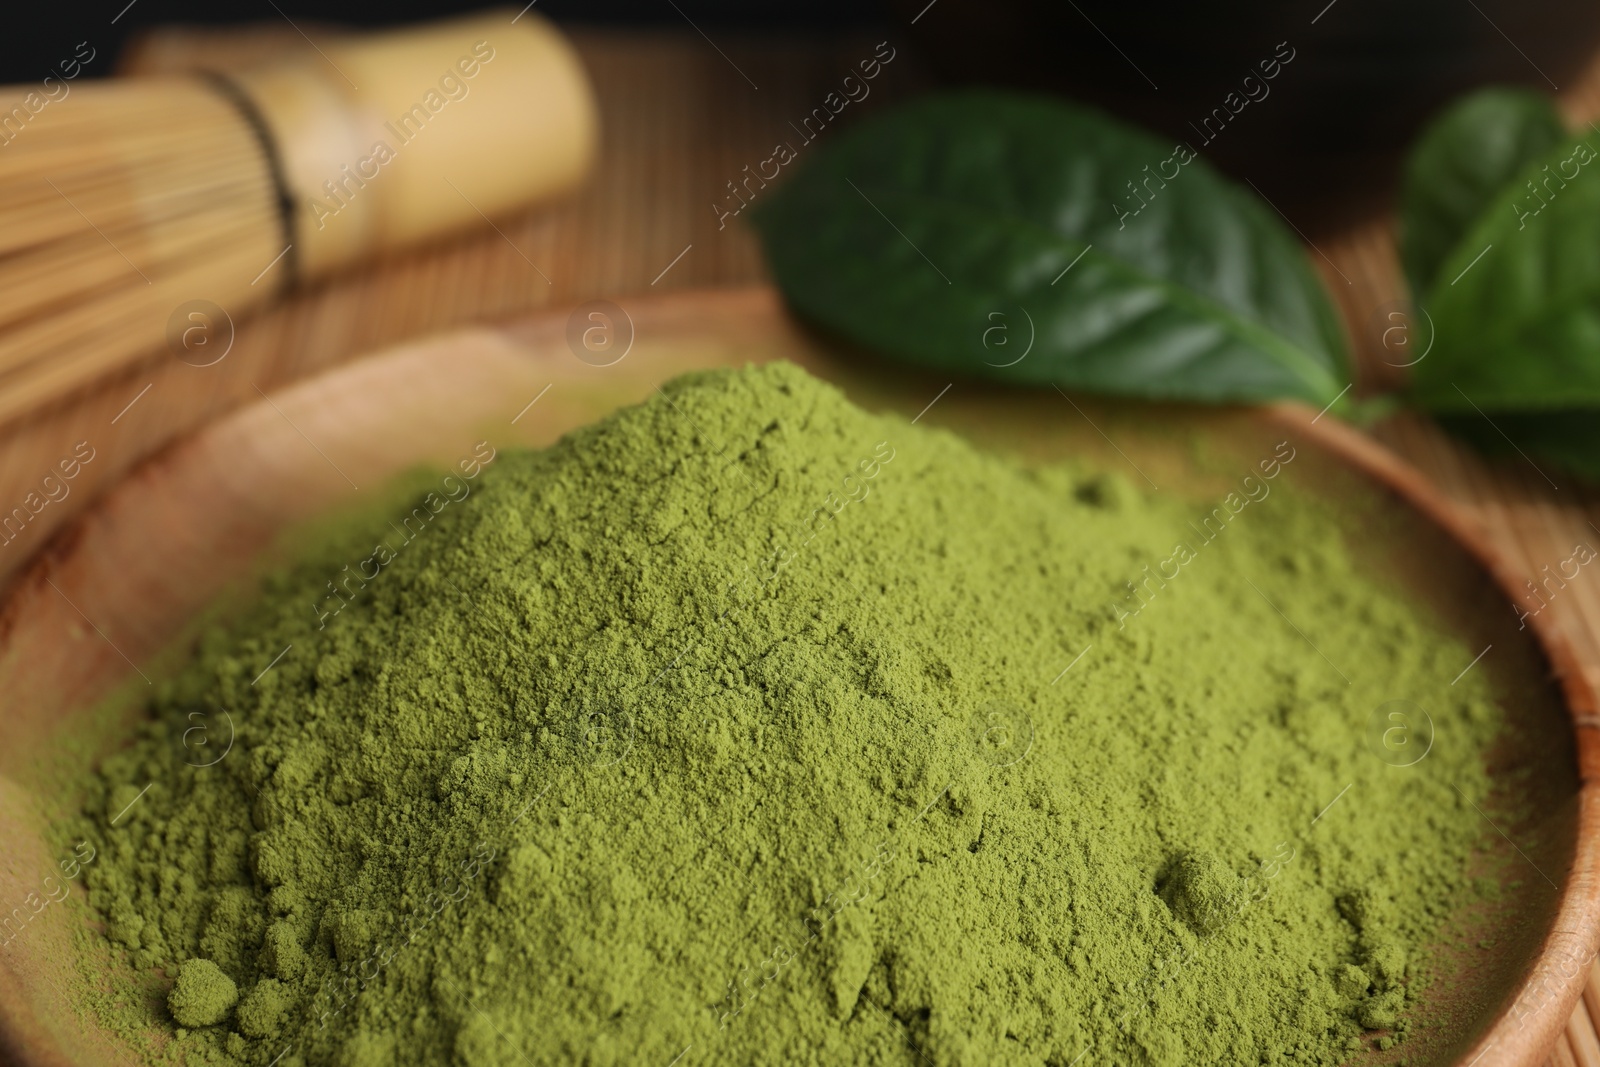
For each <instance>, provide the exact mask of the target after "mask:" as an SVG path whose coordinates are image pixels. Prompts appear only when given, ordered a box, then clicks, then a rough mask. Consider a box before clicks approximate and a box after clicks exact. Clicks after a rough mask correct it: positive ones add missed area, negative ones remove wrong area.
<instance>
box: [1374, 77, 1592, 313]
mask: <svg viewBox="0 0 1600 1067" xmlns="http://www.w3.org/2000/svg"><path fill="white" fill-rule="evenodd" d="M1565 136H1566V130H1565V127H1564V126H1563V124H1562V122H1561V116H1560V114H1559V113H1557V111H1556V107H1555V103H1554V102H1553V101H1552V100H1551V99H1550V98H1549V97H1548V96H1545V95H1544V94H1542V93H1535V92H1530V91H1528V90H1526V89H1504V88H1492V89H1484V90H1481V91H1479V92H1476V93H1473V94H1472V95H1471V96H1468V97H1466V98H1465V99H1463V100H1461V101H1459V102H1458V103H1456V104H1453V105H1452V106H1451V107H1450V108H1449V109H1448V110H1447V111H1445V113H1444V114H1443V115H1442V116H1440V117H1439V118H1438V119H1437V120H1435V121H1434V123H1433V124H1432V125H1430V126H1429V127H1428V129H1427V130H1426V131H1424V133H1423V135H1422V137H1421V139H1419V140H1418V142H1417V144H1416V146H1415V147H1414V148H1413V149H1412V151H1411V155H1410V158H1409V159H1407V161H1406V167H1405V174H1404V177H1403V178H1402V180H1401V190H1400V260H1401V262H1402V263H1403V264H1404V266H1405V271H1406V278H1407V280H1409V281H1410V283H1411V291H1412V293H1413V294H1415V295H1416V296H1417V297H1418V298H1421V297H1423V296H1424V295H1426V294H1427V292H1428V290H1430V289H1431V288H1432V287H1433V284H1434V282H1435V280H1436V279H1437V276H1438V273H1439V268H1440V266H1441V265H1442V264H1443V263H1444V261H1445V260H1446V259H1447V258H1449V256H1450V254H1451V253H1452V252H1453V251H1455V249H1456V246H1457V245H1459V244H1460V243H1461V241H1462V239H1463V238H1465V237H1466V235H1467V233H1468V231H1470V230H1471V229H1472V228H1473V227H1474V225H1475V224H1476V223H1477V222H1478V220H1479V218H1480V217H1482V216H1483V215H1484V213H1485V212H1486V211H1487V210H1488V209H1489V206H1490V205H1491V204H1492V203H1493V202H1494V201H1495V198H1496V197H1498V196H1499V195H1500V194H1501V193H1502V192H1503V191H1505V190H1506V189H1507V188H1508V187H1510V186H1511V185H1513V184H1514V183H1515V184H1519V185H1520V184H1521V182H1522V175H1523V172H1524V171H1525V170H1529V169H1530V167H1529V165H1530V164H1532V163H1533V162H1534V161H1535V160H1542V159H1543V157H1544V156H1545V155H1546V154H1548V153H1549V152H1550V151H1551V149H1553V148H1554V147H1555V146H1556V145H1557V144H1558V143H1559V142H1561V141H1562V140H1563V139H1564V138H1565Z"/></svg>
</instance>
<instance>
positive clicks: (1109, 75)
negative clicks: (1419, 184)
mask: <svg viewBox="0 0 1600 1067" xmlns="http://www.w3.org/2000/svg"><path fill="white" fill-rule="evenodd" d="M15 3H16V0H11V4H12V6H13V10H12V11H10V12H8V18H7V19H6V20H5V22H3V23H0V84H5V83H12V84H16V83H23V84H26V83H30V82H32V83H37V82H38V81H39V80H40V79H42V78H43V77H44V76H45V75H46V74H48V73H50V72H51V71H52V67H53V66H54V65H55V64H56V63H57V62H58V61H60V60H61V59H62V58H63V57H66V56H70V55H71V54H72V52H73V51H74V49H76V48H77V45H78V42H80V41H87V42H88V44H89V46H90V47H92V48H94V49H95V52H96V57H95V60H94V62H93V63H91V64H89V66H88V67H86V68H85V73H86V74H87V75H89V76H96V77H103V76H105V75H106V74H109V73H111V72H112V71H113V70H114V68H115V65H116V58H117V53H118V50H119V49H120V47H121V46H122V44H123V43H124V42H125V41H126V40H127V39H128V37H129V36H130V35H132V34H134V33H137V32H138V31H139V30H141V29H144V28H146V27H149V26H153V25H157V24H160V23H171V22H187V23H191V24H193V23H200V24H219V23H229V22H232V23H264V24H268V25H277V26H279V27H282V26H284V25H285V21H284V20H285V19H286V18H287V19H290V20H293V21H294V22H295V23H297V24H299V25H301V26H307V27H327V26H328V25H330V24H346V25H357V26H361V25H374V24H389V23H405V22H416V21H423V20H429V19H438V18H442V17H446V16H449V15H452V14H459V13H462V12H466V11H473V10H481V9H482V8H483V7H485V6H487V5H485V4H483V3H481V2H472V0H458V2H455V3H450V2H448V0H446V2H442V3H441V2H439V0H391V2H388V3H382V4H377V3H372V2H370V0H369V2H356V0H242V2H239V3H235V4H232V5H228V6H224V5H223V4H222V3H219V2H218V0H134V2H133V3H132V4H131V5H130V4H129V2H128V0H93V2H92V3H82V2H70V0H69V2H67V3H51V0H42V2H35V3H32V4H29V5H28V6H25V7H21V8H20V9H18V8H17V7H15ZM496 6H506V7H510V8H512V9H513V10H515V9H516V8H517V7H520V6H521V4H520V3H517V2H516V0H511V2H510V3H509V4H502V5H496ZM534 10H536V11H537V12H539V13H541V14H543V15H546V16H548V17H550V18H553V19H555V20H556V21H558V22H560V23H562V24H565V25H568V26H574V27H576V26H580V25H589V26H630V27H638V28H640V29H644V30H649V29H659V30H660V31H662V32H664V33H672V34H678V35H690V36H693V35H694V34H695V31H696V30H699V31H700V32H701V33H704V34H706V35H707V36H708V37H710V38H713V39H715V40H716V41H717V42H718V47H719V49H720V48H722V47H726V48H727V49H728V50H731V51H734V52H737V51H738V50H739V48H740V47H741V42H747V43H749V42H752V39H753V38H760V37H765V38H766V39H767V42H768V43H770V42H771V41H772V40H773V39H775V38H781V37H783V36H785V35H796V34H798V35H804V36H808V37H812V38H817V37H827V36H830V35H831V36H838V35H842V34H846V33H850V32H852V31H861V30H864V29H866V28H868V27H871V28H872V32H874V33H877V32H882V33H883V34H884V35H885V36H886V37H887V38H889V39H892V40H893V41H894V42H895V46H896V48H904V49H906V50H907V51H908V52H909V53H910V54H911V55H913V56H914V57H915V63H916V65H917V66H918V67H919V68H920V69H922V70H925V71H927V72H929V73H930V74H931V75H932V76H933V78H934V80H935V82H942V83H944V84H949V85H970V84H981V85H1001V86H1008V87H1012V88H1018V89H1023V90H1030V91H1043V92H1047V93H1055V94H1059V95H1062V96H1066V97H1069V98H1073V99H1076V100H1078V101H1081V102H1084V103H1088V104H1091V105H1094V106H1097V107H1099V108H1102V109H1104V110H1106V111H1109V112H1111V113H1113V114H1115V115H1118V116H1120V117H1122V118H1124V119H1126V120H1129V121H1131V122H1133V123H1135V124H1137V125H1139V126H1142V127H1145V128H1146V129H1148V130H1152V131H1155V132H1157V133H1159V134H1160V135H1161V137H1162V139H1164V140H1167V143H1168V144H1171V143H1173V142H1175V141H1183V142H1185V143H1188V144H1190V145H1191V147H1193V148H1194V149H1195V150H1196V151H1197V154H1199V155H1200V156H1202V157H1203V158H1204V159H1206V160H1207V161H1208V162H1209V163H1210V164H1212V165H1213V166H1216V167H1218V168H1220V169H1221V170H1223V171H1224V172H1226V173H1229V174H1231V175H1233V176H1234V177H1235V178H1238V179H1241V180H1246V181H1249V182H1250V183H1252V184H1253V185H1254V186H1255V187H1256V190H1257V191H1258V192H1260V193H1261V194H1262V195H1264V196H1266V197H1267V198H1268V199H1270V200H1271V201H1272V203H1273V205H1274V206H1275V207H1276V208H1277V209H1278V210H1280V211H1281V212H1283V213H1284V214H1285V216H1286V217H1289V218H1291V219H1292V220H1298V221H1296V222H1295V223H1294V224H1295V225H1296V226H1297V227H1298V228H1300V229H1301V231H1302V233H1312V234H1314V233H1315V232H1317V231H1318V230H1330V231H1331V230H1335V229H1337V228H1340V227H1342V226H1344V225H1347V224H1348V223H1350V222H1352V221H1355V220H1357V219H1359V218H1361V217H1365V216H1370V215H1371V214H1373V213H1376V212H1379V211H1382V210H1384V209H1385V208H1387V207H1389V206H1390V205H1391V204H1392V200H1393V195H1394V189H1395V187H1396V179H1397V178H1398V175H1399V173H1400V166H1401V161H1402V158H1403V153H1404V152H1405V150H1406V149H1407V148H1408V147H1409V146H1410V144H1411V143H1412V141H1413V139H1414V138H1415V136H1416V134H1417V131H1418V130H1419V129H1420V128H1421V127H1422V125H1423V124H1424V123H1425V122H1427V121H1428V120H1429V119H1431V118H1432V117H1433V116H1434V115H1435V114H1437V113H1438V111H1439V110H1440V109H1441V108H1442V107H1444V106H1445V105H1447V104H1448V103H1449V102H1450V101H1452V100H1454V99H1456V98H1457V97H1459V96H1460V95H1461V94H1463V93H1465V92H1467V91H1469V90H1471V89H1473V88H1476V87H1477V86H1480V85H1483V84H1486V83H1501V84H1518V85H1524V86H1528V87H1530V88H1533V89H1535V90H1537V91H1540V92H1551V93H1554V92H1558V91H1561V90H1564V89H1567V88H1569V87H1571V85H1572V84H1573V82H1574V81H1575V80H1577V79H1579V78H1580V77H1581V76H1582V73H1583V72H1584V71H1585V70H1586V69H1587V68H1588V67H1589V66H1590V64H1591V62H1592V61H1594V60H1595V57H1596V55H1597V53H1600V3H1596V2H1595V0H1401V2H1398V3H1396V2H1395V0H1145V2H1144V3H1138V4H1131V3H1128V2H1127V0H1074V2H1072V3H1062V2H1061V0H765V2H750V0H539V2H538V3H537V5H535V7H534ZM113 19H115V22H114V23H113ZM691 23H692V26H693V28H691ZM313 33H315V29H313ZM1289 55H1293V56H1294V59H1293V62H1292V64H1287V63H1286V64H1285V66H1284V68H1283V70H1282V71H1281V73H1279V74H1278V75H1277V76H1276V77H1275V80H1273V81H1272V82H1271V85H1270V89H1271V93H1270V97H1269V98H1266V99H1264V100H1263V101H1262V102H1260V103H1257V104H1254V105H1252V106H1249V108H1248V110H1241V111H1238V112H1237V114H1238V115H1239V121H1237V122H1232V121H1227V123H1226V132H1225V133H1222V134H1221V135H1219V136H1216V137H1214V138H1213V137H1210V136H1209V135H1207V134H1206V133H1204V132H1202V130H1201V128H1200V124H1201V123H1203V122H1204V120H1205V118H1206V116H1208V115H1213V116H1220V117H1221V118H1223V119H1224V120H1226V119H1227V118H1228V116H1227V113H1226V112H1225V111H1223V110H1221V109H1222V108H1223V107H1224V106H1225V101H1226V100H1227V98H1228V96H1229V94H1230V93H1237V91H1238V90H1239V88H1240V86H1241V84H1242V82H1243V79H1245V78H1246V77H1249V76H1251V75H1253V74H1255V73H1257V72H1258V71H1259V70H1260V69H1261V68H1262V64H1263V63H1264V61H1266V60H1268V59H1269V58H1270V57H1273V56H1289Z"/></svg>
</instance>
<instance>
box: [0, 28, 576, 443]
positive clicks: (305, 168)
mask: <svg viewBox="0 0 1600 1067" xmlns="http://www.w3.org/2000/svg"><path fill="white" fill-rule="evenodd" d="M514 14H515V12H492V13H489V14H487V15H482V16H477V17H473V18H468V19H461V20H453V21H450V22H444V23H438V24H435V25H431V26H426V27H422V28H418V29H411V30H404V31H399V32H391V33H386V34H379V35H372V36H366V37H355V38H350V39H347V40H345V41H341V42H328V43H326V44H324V46H323V50H322V53H321V54H318V53H315V52H312V50H310V49H307V52H308V53H310V54H309V55H308V56H306V57H305V58H303V59H299V58H297V59H296V60H295V61H293V62H289V63H284V64H278V65H274V66H271V67H265V68H262V69H260V70H255V71H247V72H244V73H242V74H239V75H238V76H236V77H234V76H230V75H223V76H221V77H218V78H215V79H207V78H151V79H133V80H128V81H123V82H100V83H88V84H86V83H81V82H80V83H75V84H74V86H73V88H72V89H71V91H70V92H69V93H68V94H67V95H65V96H64V97H61V98H59V99H56V100H52V101H51V102H49V103H48V104H47V105H45V106H43V107H42V108H40V107H38V100H39V99H40V96H41V95H42V94H37V91H36V89H35V88H33V87H29V86H13V87H11V88H9V89H0V419H4V418H8V417H11V416H13V415H15V414H17V413H19V412H22V411H25V410H29V409H32V408H35V407H37V406H39V405H40V404H44V403H48V402H50V401H53V400H57V399H59V398H61V397H63V396H64V395H66V394H69V393H70V392H72V391H73V390H75V389H77V388H80V387H82V386H84V385H87V384H88V383H90V382H92V381H93V380H95V379H96V378H98V377H100V376H102V375H104V374H106V373H108V372H110V371H113V370H115V369H117V368H119V367H122V366H126V365H128V364H130V363H132V362H134V361H137V360H140V359H145V358H149V357H150V356H151V355H152V354H155V353H158V352H163V351H164V349H165V346H166V344H167V341H168V320H169V318H170V317H171V316H172V314H173V313H174V311H175V310H176V309H177V308H178V307H179V306H180V305H183V304H185V303H187V302H189V301H193V300H208V301H211V302H213V303H215V304H217V305H218V306H220V307H221V308H223V309H224V310H226V311H227V312H228V314H230V315H231V316H234V317H235V318H237V317H238V316H239V315H241V314H242V313H244V312H246V311H248V310H249V309H251V308H252V307H255V306H257V305H259V304H261V303H262V302H264V301H265V300H267V299H268V298H269V297H271V296H272V295H273V294H274V293H276V292H280V291H282V290H283V289H284V288H286V287H288V286H290V285H293V284H295V283H296V282H297V281H300V280H303V279H306V278H311V277H316V276H318V275H321V274H325V273H327V272H329V271H331V270H334V269H336V268H339V267H341V266H344V265H347V264H349V263H351V262H354V261H356V260H359V259H361V258H364V257H367V256H370V255H372V254H374V253H376V252H380V251H386V250H390V249H394V248H397V247H402V246H405V245H408V244H413V243H416V242H418V241H424V240H427V239H429V238H432V237H436V236H438V235H441V234H443V233H446V232H449V231H451V230H455V229H461V228H465V227H469V226H473V225H479V226H481V225H483V216H484V215H487V216H491V217H492V216H494V215H496V214H503V213H505V212H507V211H509V210H512V209H514V208H517V207H520V206H523V205H525V204H528V203H531V202H533V201H536V200H539V199H541V198H545V197H548V196H551V195H554V194H556V193H559V192H561V191H564V190H566V189H568V188H570V187H571V186H573V185H575V184H576V183H577V182H578V181H579V180H581V178H582V177H583V175H584V173H585V172H586V170H587V169H588V167H589V165H590V162H591V160H592V158H593V155H594V148H595V141H596V129H595V127H596V121H595V110H594V104H593V99H592V96H591V93H590V90H589V87H588V84H587V81H586V79H585V76H584V73H583V70H582V67H581V64H580V63H579V61H578V60H577V58H576V56H575V55H574V54H573V52H572V50H571V48H570V47H569V46H568V45H567V43H566V42H565V41H564V40H563V39H562V38H561V37H560V36H559V35H558V34H557V33H556V31H555V30H554V29H553V28H552V27H551V26H550V25H549V24H548V23H547V22H544V21H543V20H541V19H539V18H538V16H536V15H534V14H533V13H532V12H528V13H527V14H524V15H522V16H521V17H520V18H517V19H516V21H515V22H513V21H512V16H513V15H514ZM486 57H487V58H486ZM468 72H470V74H469V73H468ZM30 92H35V93H36V96H35V98H34V100H33V101H32V102H33V103H34V106H35V107H36V108H38V110H37V112H34V111H33V110H31V109H28V108H27V107H25V105H24V103H23V101H24V99H25V97H26V96H27V94H28V93H30ZM11 102H17V107H19V108H21V109H22V110H21V112H20V114H19V113H16V112H12V111H10V110H9V108H10V105H11ZM379 146H382V147H381V148H380V147H379Z"/></svg>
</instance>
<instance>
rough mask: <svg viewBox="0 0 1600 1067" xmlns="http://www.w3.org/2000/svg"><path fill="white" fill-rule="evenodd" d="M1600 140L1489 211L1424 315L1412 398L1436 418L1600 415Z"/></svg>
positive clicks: (1539, 167) (1562, 153)
mask: <svg viewBox="0 0 1600 1067" xmlns="http://www.w3.org/2000/svg"><path fill="white" fill-rule="evenodd" d="M1595 145H1600V134H1597V133H1596V132H1595V131H1593V130H1590V131H1588V136H1587V137H1580V136H1575V135H1574V136H1570V137H1569V138H1568V139H1566V140H1564V141H1563V142H1562V143H1560V144H1558V145H1557V146H1556V148H1555V149H1554V150H1552V151H1551V152H1550V153H1549V154H1548V155H1547V156H1546V157H1545V159H1544V161H1543V162H1542V163H1537V164H1536V165H1535V166H1533V167H1532V168H1531V169H1530V170H1529V171H1525V172H1524V173H1525V174H1531V175H1535V176H1536V177H1534V179H1533V185H1532V187H1530V186H1529V185H1528V184H1527V183H1518V184H1515V185H1513V186H1511V187H1509V188H1507V189H1506V190H1504V191H1503V192H1502V193H1501V194H1500V195H1499V196H1497V197H1496V198H1495V200H1494V201H1493V202H1492V203H1491V204H1490V206H1489V209H1488V211H1487V213H1486V214H1485V215H1484V216H1483V217H1482V218H1480V219H1479V221H1478V223H1477V224H1476V225H1475V226H1474V227H1473V229H1472V230H1470V231H1469V232H1468V234H1467V236H1466V238H1465V239H1464V240H1463V241H1462V243H1461V244H1460V245H1459V246H1458V247H1457V249H1456V251H1455V252H1453V253H1452V254H1451V256H1450V257H1449V259H1447V260H1446V261H1445V263H1444V265H1443V268H1442V269H1441V270H1440V272H1439V277H1438V280H1437V281H1435V283H1434V285H1433V288H1432V290H1431V292H1430V293H1429V295H1428V296H1427V297H1426V298H1425V301H1424V307H1425V308H1426V310H1427V312H1428V314H1429V316H1430V317H1431V319H1432V321H1433V324H1434V338H1433V346H1432V349H1431V350H1430V351H1429V353H1428V355H1427V357H1426V358H1425V359H1423V360H1422V361H1421V362H1419V363H1418V364H1417V365H1416V367H1415V368H1414V369H1413V371H1412V374H1413V378H1412V391H1411V395H1412V399H1413V400H1415V401H1417V402H1419V403H1421V404H1422V405H1423V406H1425V407H1428V408H1431V409H1433V410H1436V411H1455V412H1461V413H1470V412H1473V411H1475V410H1479V409H1481V410H1483V411H1487V412H1489V413H1490V414H1494V413H1495V412H1499V411H1547V410H1572V409H1578V408H1586V407H1596V408H1600V152H1597V151H1596V148H1595Z"/></svg>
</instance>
